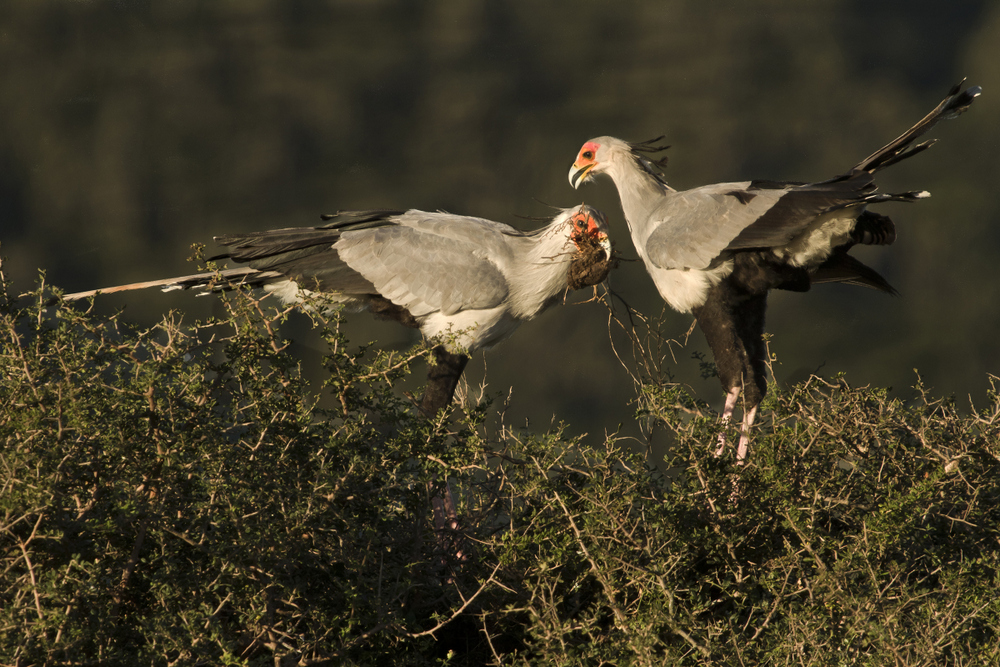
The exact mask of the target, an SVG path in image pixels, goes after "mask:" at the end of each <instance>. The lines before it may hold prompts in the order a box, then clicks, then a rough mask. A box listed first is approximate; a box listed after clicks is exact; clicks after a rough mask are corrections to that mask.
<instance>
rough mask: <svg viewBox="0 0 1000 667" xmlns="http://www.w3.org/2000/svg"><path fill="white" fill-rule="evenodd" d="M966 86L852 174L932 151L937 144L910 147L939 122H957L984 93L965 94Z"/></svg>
mask: <svg viewBox="0 0 1000 667" xmlns="http://www.w3.org/2000/svg"><path fill="white" fill-rule="evenodd" d="M963 84H965V79H962V80H961V81H959V82H958V84H956V85H955V86H954V87H953V88H952V89H951V90H950V91H949V92H948V96H947V97H946V98H944V99H943V100H941V103H940V104H938V105H937V106H936V107H934V109H933V110H932V111H931V112H930V113H929V114H927V115H926V116H924V117H923V118H921V119H920V120H919V121H918V122H917V124H916V125H914V126H913V127H911V128H910V129H908V130H907V131H906V132H904V133H903V134H901V135H899V136H898V137H896V138H895V139H893V140H892V141H890V142H889V143H887V144H886V145H885V146H883V147H882V148H880V149H878V150H877V151H875V152H874V153H872V154H871V155H869V156H868V157H866V158H865V159H864V160H862V161H861V162H859V163H858V164H857V166H855V167H854V169H853V170H852V171H851V173H857V172H862V171H867V172H868V173H870V174H871V173H874V172H876V171H878V170H880V169H884V168H885V167H888V166H889V165H892V164H896V163H897V162H899V161H900V160H905V159H906V158H908V157H912V156H914V155H916V154H917V153H920V152H922V151H924V150H926V149H928V148H930V147H931V146H932V145H933V144H934V140H930V141H924V142H922V143H919V144H917V145H916V146H910V144H911V143H913V142H914V141H915V140H916V139H918V138H919V137H920V136H922V135H924V134H926V133H927V132H929V131H930V129H931V128H933V127H934V126H935V125H937V124H938V122H940V121H942V120H947V119H950V118H955V117H956V116H958V115H959V114H961V113H962V112H963V111H965V110H966V109H968V108H969V106H971V105H972V103H973V102H974V101H975V99H976V98H977V97H979V96H980V95H981V94H982V92H983V89H982V88H980V87H979V86H972V87H971V88H966V89H965V90H962V85H963Z"/></svg>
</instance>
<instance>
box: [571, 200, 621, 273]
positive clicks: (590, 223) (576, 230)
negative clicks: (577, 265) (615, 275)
mask: <svg viewBox="0 0 1000 667" xmlns="http://www.w3.org/2000/svg"><path fill="white" fill-rule="evenodd" d="M568 214H569V223H568V224H569V226H570V227H571V231H570V235H569V239H570V241H572V242H573V245H575V246H576V248H577V250H579V251H581V252H586V251H588V250H591V249H597V250H600V251H602V252H603V253H604V258H603V259H604V261H607V260H609V259H611V239H610V238H609V237H608V218H607V216H605V215H604V214H603V213H601V212H600V211H598V210H597V209H596V208H591V207H590V206H587V205H586V204H581V205H580V206H577V207H576V208H572V209H570V210H569V211H568Z"/></svg>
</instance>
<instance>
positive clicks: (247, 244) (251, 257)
mask: <svg viewBox="0 0 1000 667" xmlns="http://www.w3.org/2000/svg"><path fill="white" fill-rule="evenodd" d="M401 214H402V211H344V212H340V213H335V214H333V215H325V216H323V219H325V220H329V222H328V223H327V224H325V225H321V226H319V227H296V228H289V229H273V230H269V231H263V232H249V233H245V234H229V235H224V236H217V237H215V240H216V241H217V242H219V243H220V244H222V245H225V246H228V247H229V251H228V252H226V253H225V254H222V255H219V256H217V257H213V258H211V259H232V260H233V261H236V262H246V263H247V264H249V266H250V268H253V269H257V270H258V271H273V272H278V273H280V274H282V275H284V276H286V277H288V278H291V279H292V280H294V281H295V282H296V283H298V285H299V286H300V287H303V288H305V289H311V290H316V291H321V292H337V293H341V294H348V295H365V294H374V293H375V292H376V290H375V286H374V285H372V283H371V281H369V280H366V279H365V278H364V277H363V276H362V275H361V274H359V273H358V272H357V271H355V270H353V269H351V268H350V267H349V266H348V265H347V264H345V263H344V262H343V261H342V260H341V259H340V255H339V253H338V252H337V251H336V250H334V247H333V246H334V244H335V243H337V241H339V240H340V239H341V237H342V236H343V235H344V234H345V233H347V232H351V231H359V230H367V229H377V228H379V227H385V226H393V225H395V224H396V222H395V220H396V219H397V218H398V216H400V215H401Z"/></svg>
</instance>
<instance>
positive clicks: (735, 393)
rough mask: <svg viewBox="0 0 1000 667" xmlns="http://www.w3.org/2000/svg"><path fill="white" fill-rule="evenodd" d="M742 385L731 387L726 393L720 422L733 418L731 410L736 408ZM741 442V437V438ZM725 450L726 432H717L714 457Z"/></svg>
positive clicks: (726, 421)
mask: <svg viewBox="0 0 1000 667" xmlns="http://www.w3.org/2000/svg"><path fill="white" fill-rule="evenodd" d="M741 390H742V387H738V386H737V387H733V388H732V389H730V390H729V393H728V394H726V405H725V407H724V408H723V409H722V422H723V423H724V424H728V423H729V422H730V421H732V419H733V410H735V409H736V401H738V400H740V391H741ZM741 442H742V438H741ZM724 451H726V434H725V433H720V434H719V448H718V449H716V450H715V457H716V458H718V457H720V456H722V453H723V452H724Z"/></svg>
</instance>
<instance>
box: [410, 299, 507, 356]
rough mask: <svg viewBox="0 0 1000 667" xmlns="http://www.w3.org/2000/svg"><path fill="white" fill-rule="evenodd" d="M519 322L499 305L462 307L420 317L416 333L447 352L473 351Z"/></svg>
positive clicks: (489, 344) (497, 339)
mask: <svg viewBox="0 0 1000 667" xmlns="http://www.w3.org/2000/svg"><path fill="white" fill-rule="evenodd" d="M520 323H521V322H520V320H518V319H516V318H513V317H511V316H510V315H508V314H507V313H506V311H505V308H504V307H503V306H500V307H497V308H490V309H487V310H463V311H460V312H458V313H455V314H454V315H445V314H443V313H441V312H435V313H430V314H429V315H426V316H425V317H423V318H421V319H420V332H421V333H422V334H423V335H424V336H425V337H426V338H427V339H428V340H432V341H435V342H439V343H442V344H444V346H445V347H446V348H448V349H449V351H452V352H459V351H462V350H466V351H469V352H473V351H475V350H479V349H488V348H490V347H492V346H493V345H496V344H497V343H499V342H500V341H502V340H503V339H505V338H506V337H507V336H509V335H510V334H512V333H513V332H514V330H515V329H517V327H518V325H519V324H520Z"/></svg>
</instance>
